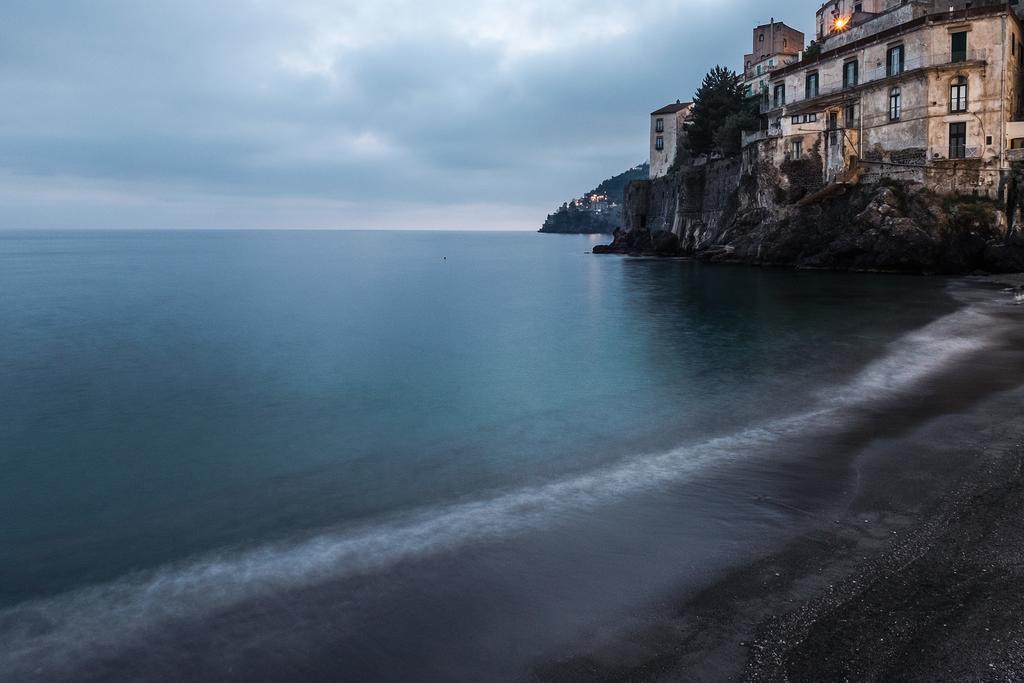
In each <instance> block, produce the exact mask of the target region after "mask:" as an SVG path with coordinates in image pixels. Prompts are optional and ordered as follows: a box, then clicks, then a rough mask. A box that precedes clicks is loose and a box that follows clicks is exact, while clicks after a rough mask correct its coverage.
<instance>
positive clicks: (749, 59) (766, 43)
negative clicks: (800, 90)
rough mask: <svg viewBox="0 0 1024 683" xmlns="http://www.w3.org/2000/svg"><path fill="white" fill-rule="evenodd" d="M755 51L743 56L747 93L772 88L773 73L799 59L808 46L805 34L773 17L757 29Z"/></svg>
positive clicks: (751, 94)
mask: <svg viewBox="0 0 1024 683" xmlns="http://www.w3.org/2000/svg"><path fill="white" fill-rule="evenodd" d="M751 44H752V47H751V51H750V53H749V54H746V55H744V56H743V85H744V87H745V88H746V92H747V96H748V97H751V96H753V95H760V94H762V93H764V92H765V91H766V90H767V88H768V78H769V76H770V75H771V72H773V71H775V70H776V69H779V68H782V67H783V66H786V65H787V64H791V63H793V62H795V61H796V60H797V59H798V58H799V55H800V52H801V51H802V50H803V49H804V34H803V33H801V32H800V31H797V30H796V29H794V28H791V27H789V26H786V24H784V23H782V22H781V21H775V18H774V17H773V18H772V20H771V21H770V22H768V23H767V24H762V25H760V26H758V27H756V28H755V29H754V30H753V36H752V40H751Z"/></svg>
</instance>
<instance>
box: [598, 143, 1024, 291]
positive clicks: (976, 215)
mask: <svg viewBox="0 0 1024 683" xmlns="http://www.w3.org/2000/svg"><path fill="white" fill-rule="evenodd" d="M820 169H821V165H820V159H818V158H816V150H812V151H811V153H810V154H808V155H807V156H806V157H805V158H804V159H802V160H801V161H798V162H786V163H785V164H783V165H782V167H781V168H775V167H773V166H771V165H768V164H760V165H759V164H757V163H753V164H751V163H749V160H747V161H740V160H720V161H713V162H710V163H707V164H704V165H700V166H690V167H686V168H683V169H681V170H680V171H678V172H677V173H674V174H672V175H669V176H666V177H664V178H657V179H654V180H648V181H640V182H635V183H633V184H631V185H630V186H629V188H628V189H627V192H626V198H625V210H624V215H623V225H622V227H621V228H620V229H619V230H617V231H616V232H615V239H614V241H613V243H612V244H611V245H609V246H607V247H598V248H595V249H594V252H595V253H622V254H634V255H660V256H691V257H695V258H699V259H704V260H709V261H717V262H733V263H746V264H759V265H779V266H796V267H800V268H829V269H842V270H877V271H893V272H911V273H964V272H974V271H986V272H1015V271H1022V270H1024V236H1022V235H1021V234H1020V232H1019V231H1018V230H1013V229H1008V228H1007V225H1012V224H1013V223H1014V222H1015V221H1013V220H1007V215H1011V216H1012V215H1015V214H1016V213H1017V211H1016V209H1015V207H1014V206H1013V204H1014V203H1015V199H1010V200H1009V201H1007V200H1003V201H996V200H992V199H989V198H988V197H987V196H974V195H966V196H965V195H957V194H939V193H937V192H934V191H930V190H929V189H927V188H926V186H925V184H923V183H920V182H914V181H908V180H894V179H888V178H873V179H870V178H865V177H862V176H863V175H864V174H863V172H862V171H863V170H862V169H855V170H854V172H851V173H850V174H847V176H846V177H843V178H840V181H839V182H837V183H834V184H831V185H828V186H823V184H822V183H821V181H820V178H821V170H820ZM1015 187H1016V182H1013V181H1012V180H1011V181H1010V182H1009V183H1008V188H1004V190H1005V191H1004V192H1003V193H1002V194H1003V195H1005V196H1009V197H1015V195H1016V191H1015V190H1014V188H1015Z"/></svg>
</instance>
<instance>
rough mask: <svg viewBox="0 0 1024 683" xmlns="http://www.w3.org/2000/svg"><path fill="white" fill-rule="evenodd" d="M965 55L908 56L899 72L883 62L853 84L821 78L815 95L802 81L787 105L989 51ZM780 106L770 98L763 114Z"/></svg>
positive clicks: (972, 59)
mask: <svg viewBox="0 0 1024 683" xmlns="http://www.w3.org/2000/svg"><path fill="white" fill-rule="evenodd" d="M963 56H964V57H965V59H960V58H959V57H960V55H957V59H956V61H954V60H953V56H952V55H950V53H948V52H945V53H937V54H932V55H921V56H918V57H911V58H908V59H906V60H904V62H903V70H902V71H900V72H898V73H890V70H889V67H888V65H886V64H882V65H880V66H878V67H876V68H873V69H864V70H863V72H862V73H861V78H860V79H859V80H858V82H857V83H856V84H853V85H850V84H845V83H843V81H842V80H840V79H837V80H834V81H831V80H827V81H821V80H819V82H818V94H817V95H814V96H813V97H804V94H805V92H804V87H803V83H801V86H800V87H799V88H794V89H793V90H790V91H789V92H787V93H786V99H787V102H786V104H787V105H793V104H799V103H801V102H806V101H807V100H812V99H817V98H819V97H827V96H829V95H835V94H837V93H841V92H843V91H844V90H853V89H854V88H858V87H860V86H863V85H867V84H868V83H872V82H874V81H880V80H883V79H885V78H889V77H890V76H899V75H900V74H903V73H907V72H909V71H915V70H917V69H925V68H929V67H934V66H947V65H950V64H958V63H960V62H975V61H978V62H982V61H985V59H986V57H987V51H986V50H968V51H967V52H966V53H965V54H963ZM810 68H813V67H810ZM820 78H821V76H820V75H819V79H820ZM794 90H795V92H794ZM780 108H781V106H777V105H775V103H774V99H772V100H770V101H769V102H767V103H764V102H762V103H761V113H762V114H766V113H768V112H770V111H774V110H776V109H780Z"/></svg>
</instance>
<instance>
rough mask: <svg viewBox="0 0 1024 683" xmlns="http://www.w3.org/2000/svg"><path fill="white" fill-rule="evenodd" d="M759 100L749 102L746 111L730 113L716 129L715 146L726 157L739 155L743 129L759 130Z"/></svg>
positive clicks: (741, 146)
mask: <svg viewBox="0 0 1024 683" xmlns="http://www.w3.org/2000/svg"><path fill="white" fill-rule="evenodd" d="M757 109H758V107H757V100H756V99H754V100H753V102H748V103H747V108H746V109H745V110H744V111H739V112H736V113H735V114H730V115H729V116H728V117H726V119H725V121H723V122H722V125H721V126H719V127H718V130H717V131H715V148H716V149H717V150H718V151H719V152H721V153H722V156H725V157H734V156H737V155H738V154H739V153H740V151H741V150H742V149H743V144H742V143H743V139H742V138H743V131H745V130H757V128H758V126H759V125H760V120H759V118H758V113H757Z"/></svg>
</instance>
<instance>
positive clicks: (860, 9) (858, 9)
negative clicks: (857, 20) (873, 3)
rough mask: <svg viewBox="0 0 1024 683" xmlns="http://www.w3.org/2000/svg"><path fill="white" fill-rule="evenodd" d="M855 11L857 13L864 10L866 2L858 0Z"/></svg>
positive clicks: (854, 7)
mask: <svg viewBox="0 0 1024 683" xmlns="http://www.w3.org/2000/svg"><path fill="white" fill-rule="evenodd" d="M853 11H854V12H855V13H856V12H863V11H864V3H862V2H858V3H857V4H856V5H854V6H853Z"/></svg>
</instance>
